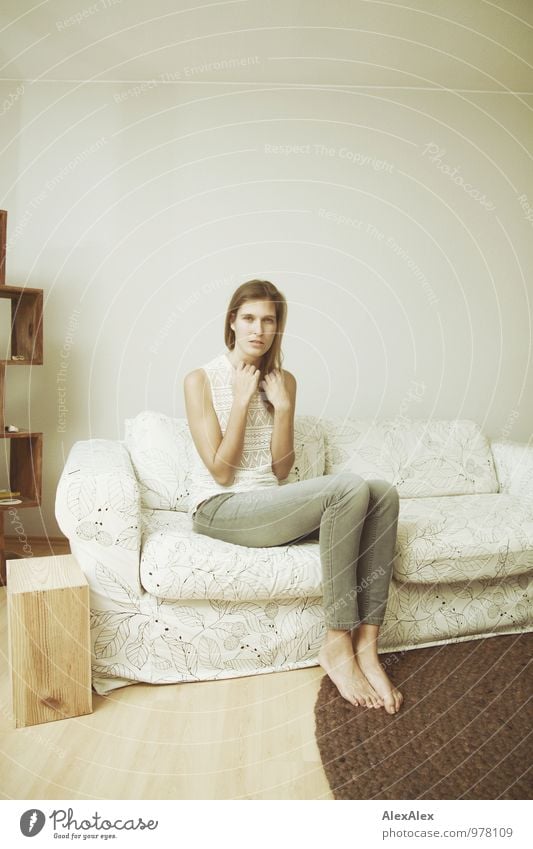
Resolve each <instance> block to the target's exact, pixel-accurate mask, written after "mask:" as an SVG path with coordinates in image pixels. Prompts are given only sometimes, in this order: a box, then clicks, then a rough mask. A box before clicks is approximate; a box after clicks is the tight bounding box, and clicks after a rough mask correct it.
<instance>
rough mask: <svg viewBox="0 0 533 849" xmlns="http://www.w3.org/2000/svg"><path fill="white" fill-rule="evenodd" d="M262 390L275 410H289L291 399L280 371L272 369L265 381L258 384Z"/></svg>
mask: <svg viewBox="0 0 533 849" xmlns="http://www.w3.org/2000/svg"><path fill="white" fill-rule="evenodd" d="M259 385H260V387H261V389H263V390H264V392H265V395H266V397H267V399H268V400H269V401H270V403H271V404H272V406H273V407H274V409H275V410H278V409H281V408H286V409H289V407H290V404H291V399H290V396H289V393H288V390H287V387H286V386H285V378H284V376H283V372H282V371H281V370H280V369H277V368H276V369H274V370H273V371H271V372H269V373H268V374H266V375H265V379H264V380H262V381H261V383H260V384H259Z"/></svg>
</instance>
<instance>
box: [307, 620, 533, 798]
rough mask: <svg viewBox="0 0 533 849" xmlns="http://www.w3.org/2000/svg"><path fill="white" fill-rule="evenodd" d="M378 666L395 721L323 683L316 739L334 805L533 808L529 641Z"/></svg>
mask: <svg viewBox="0 0 533 849" xmlns="http://www.w3.org/2000/svg"><path fill="white" fill-rule="evenodd" d="M379 658H380V661H381V663H382V665H383V666H384V667H385V671H386V672H387V675H388V676H389V678H390V679H391V681H392V682H393V683H394V684H395V686H396V687H398V689H399V690H401V692H402V693H403V697H404V701H403V704H402V707H401V708H400V710H399V712H398V713H397V714H393V715H390V714H388V713H386V711H385V709H384V708H379V710H376V709H375V708H361V707H354V706H353V705H350V704H349V703H348V702H347V701H346V700H345V699H343V698H342V697H341V696H340V695H339V693H338V691H337V688H336V687H335V685H334V684H333V683H332V682H331V680H330V679H329V678H328V676H327V675H325V676H324V678H323V679H322V683H321V686H320V691H319V693H318V698H317V702H316V705H315V727H316V739H317V743H318V748H319V750H320V755H321V758H322V764H323V766H324V770H325V772H326V776H327V779H328V781H329V784H330V787H331V790H332V792H333V795H334V796H335V798H336V799H411V800H414V799H531V798H533V767H532V763H533V757H532V755H533V747H532V740H533V737H532V735H533V710H532V707H533V706H532V699H531V695H532V689H533V688H532V676H531V671H532V667H531V664H532V658H533V634H532V633H529V634H513V635H510V636H509V635H505V636H495V637H489V638H484V639H479V640H468V641H466V642H461V643H454V644H450V645H446V646H433V647H431V648H420V649H409V650H408V651H402V652H392V653H388V654H380V655H379Z"/></svg>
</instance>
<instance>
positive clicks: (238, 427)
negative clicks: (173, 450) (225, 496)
mask: <svg viewBox="0 0 533 849" xmlns="http://www.w3.org/2000/svg"><path fill="white" fill-rule="evenodd" d="M184 393H185V407H186V410H187V421H188V423H189V430H190V431H191V436H192V438H193V442H194V444H195V446H196V450H197V451H198V453H199V455H200V457H201V458H202V461H203V463H204V464H205V466H206V467H207V468H208V469H209V472H210V473H211V475H212V476H213V478H214V479H215V480H216V482H217V483H219V484H220V485H221V486H230V485H231V484H232V483H233V481H234V479H235V472H236V469H237V467H238V466H239V463H240V461H241V457H242V450H243V446H244V433H245V430H246V418H247V415H248V405H249V402H248V401H246V399H245V398H242V397H239V396H238V395H234V397H233V404H232V407H231V412H230V415H229V419H228V426H227V428H226V432H225V434H224V436H222V431H221V430H220V424H219V421H218V418H217V414H216V412H215V408H214V407H213V400H212V398H211V390H210V386H209V381H208V379H207V375H206V374H205V371H204V370H203V369H201V368H199V369H195V370H194V371H191V372H190V373H189V374H188V375H186V377H185V381H184Z"/></svg>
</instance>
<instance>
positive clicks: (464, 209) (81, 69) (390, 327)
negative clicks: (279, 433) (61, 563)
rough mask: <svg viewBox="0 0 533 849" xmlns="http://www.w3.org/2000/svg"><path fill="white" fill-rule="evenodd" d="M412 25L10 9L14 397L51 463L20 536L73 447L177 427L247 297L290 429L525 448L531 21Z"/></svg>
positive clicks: (423, 18)
mask: <svg viewBox="0 0 533 849" xmlns="http://www.w3.org/2000/svg"><path fill="white" fill-rule="evenodd" d="M31 5H35V11H32V10H31ZM409 5H410V7H411V8H410V9H408V8H405V6H403V4H401V3H395V2H392V3H391V2H387V3H369V2H349V1H348V0H344V2H339V0H337V2H328V3H327V4H326V3H323V2H295V0H292V2H291V0H288V2H278V3H266V2H264V0H247V2H226V3H218V4H210V5H207V4H205V3H196V4H194V3H191V2H190V0H188V2H187V3H185V2H183V0H182V2H180V3H178V4H176V2H170V0H168V2H167V1H166V0H155V2H152V3H150V4H146V3H144V2H140V0H136V1H135V2H132V0H130V2H127V3H126V2H125V0H123V2H111V0H104V2H98V3H94V4H91V3H87V4H85V5H84V4H83V0H80V2H77V3H72V2H68V3H67V2H57V0H52V2H48V3H46V4H43V5H39V4H30V3H20V2H19V1H18V0H17V2H15V0H8V2H6V0H4V3H3V4H2V8H3V21H2V26H3V27H7V29H4V32H3V38H4V44H5V48H6V49H5V52H6V53H7V63H6V64H4V67H3V70H2V72H1V74H0V76H1V77H2V82H0V96H1V106H0V113H1V123H2V134H1V150H2V153H1V156H0V175H1V185H2V200H1V203H0V206H2V207H3V208H7V209H8V211H9V237H10V238H9V253H8V282H10V283H13V284H19V285H25V284H26V285H29V286H38V287H42V288H43V289H44V292H45V365H44V366H41V367H35V368H32V369H27V370H25V369H24V370H23V369H16V370H15V369H12V370H10V372H9V378H8V383H7V393H8V394H7V404H6V412H7V418H8V421H15V422H16V423H18V424H20V425H21V426H28V424H29V425H30V426H31V427H32V428H33V429H35V430H42V431H43V432H44V436H45V451H44V476H45V477H44V503H43V511H42V517H40V516H39V511H37V510H31V511H25V512H24V514H23V515H22V521H23V524H24V526H25V528H26V530H27V532H28V533H34V534H39V533H44V532H45V530H44V528H46V530H47V531H48V533H50V534H52V535H54V534H57V533H58V529H57V525H56V523H55V519H54V515H53V512H54V496H55V487H56V484H57V480H58V477H59V474H60V472H61V469H62V467H63V464H64V460H65V458H66V455H67V454H68V451H69V450H70V447H71V446H72V444H73V443H74V442H75V441H76V440H79V439H86V438H89V437H103V438H110V439H117V438H122V437H123V422H124V418H126V417H130V416H134V415H135V414H136V413H137V412H138V411H140V410H142V409H146V408H150V409H156V410H161V411H164V412H166V413H168V414H171V415H175V416H182V415H184V406H183V395H182V382H183V377H184V374H185V373H186V372H187V371H189V370H190V369H191V368H193V367H195V366H198V365H200V364H202V363H204V362H206V361H207V360H209V359H211V358H212V357H213V356H215V355H216V354H217V353H218V352H219V351H220V350H221V348H222V346H223V336H222V328H223V318H224V312H225V308H226V305H227V302H228V300H229V297H230V295H231V293H232V291H233V289H234V288H236V286H238V285H239V284H240V283H241V282H243V281H244V280H246V279H248V278H250V277H255V276H260V277H266V278H268V279H271V280H273V281H274V282H276V283H277V284H278V286H279V287H280V289H281V290H282V291H283V292H284V293H285V295H286V297H287V299H288V302H289V322H288V327H287V332H286V336H285V344H284V351H285V362H284V365H285V367H286V368H288V369H290V370H291V371H293V372H294V373H295V375H296V377H297V378H298V383H299V392H298V412H300V413H314V414H317V415H322V416H325V417H330V416H364V417H374V416H375V417H377V418H381V417H395V416H409V417H412V418H420V417H430V416H431V417H436V418H446V419H447V418H472V419H475V420H476V421H478V422H479V423H480V424H481V425H482V427H483V428H484V430H485V432H486V433H487V435H488V436H490V437H502V436H503V437H507V438H510V439H513V440H524V441H527V440H529V439H530V438H531V435H532V421H533V393H532V391H531V390H532V375H531V368H530V359H531V303H530V299H531V294H532V285H531V266H532V255H533V248H532V246H533V238H532V235H533V229H532V228H533V169H532V162H531V152H530V149H531V138H532V129H533V120H532V114H533V113H532V108H533V71H532V60H533V55H532V54H533V50H532V43H533V42H532V39H531V27H532V25H533V6H532V5H531V3H529V2H527V0H523V2H520V0H514V2H511V0H504V2H500V4H499V6H500V9H498V8H497V7H496V6H495V5H494V4H488V3H483V2H475V1H474V0H469V2H466V3H465V2H460V0H449V2H445V3H442V2H436V0H434V2H427V1H426V0H424V2H422V0H418V2H411V3H410V4H409ZM180 8H181V9H188V10H189V11H184V12H180ZM528 219H529V220H528ZM2 316H3V317H4V319H5V316H4V313H2ZM3 329H4V331H7V328H6V323H5V321H4V325H3ZM5 335H6V332H4V337H5ZM30 393H31V397H30ZM61 403H63V404H64V406H65V407H66V408H67V409H66V411H62V410H61V408H60V404H61ZM21 513H22V511H21ZM6 532H7V533H9V532H10V528H9V526H8V523H7V522H6Z"/></svg>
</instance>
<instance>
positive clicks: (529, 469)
mask: <svg viewBox="0 0 533 849" xmlns="http://www.w3.org/2000/svg"><path fill="white" fill-rule="evenodd" d="M490 447H491V450H492V456H493V458H494V465H495V468H496V474H497V475H498V480H499V482H500V489H499V491H500V492H505V493H507V494H508V495H529V496H532V497H533V445H529V444H528V443H527V442H509V441H507V440H505V441H503V440H502V441H494V442H491V444H490Z"/></svg>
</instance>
